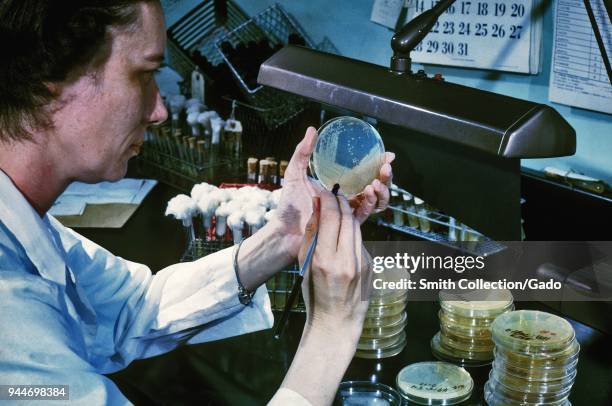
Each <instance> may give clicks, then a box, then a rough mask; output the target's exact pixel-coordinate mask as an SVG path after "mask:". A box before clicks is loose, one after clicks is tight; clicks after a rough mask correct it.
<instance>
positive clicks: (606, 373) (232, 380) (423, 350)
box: [78, 184, 612, 406]
mask: <svg viewBox="0 0 612 406" xmlns="http://www.w3.org/2000/svg"><path fill="white" fill-rule="evenodd" d="M177 193H180V192H179V191H178V190H176V189H173V188H171V187H169V186H167V185H164V184H159V185H158V186H156V187H155V188H154V189H153V191H152V192H151V193H150V194H149V196H147V198H146V199H145V200H144V202H143V204H142V206H141V207H140V208H139V209H138V210H137V211H136V213H135V214H134V215H133V217H132V218H131V219H130V220H129V221H128V222H127V224H126V225H125V226H124V227H123V228H122V229H79V230H78V231H79V232H80V233H81V234H83V235H85V236H86V237H88V238H90V239H92V240H93V241H95V242H97V243H98V244H100V245H102V246H104V247H106V248H107V249H109V250H110V251H111V252H113V253H114V254H116V255H119V256H122V257H124V258H127V259H130V260H133V261H138V262H142V263H145V264H147V265H148V266H150V267H151V269H152V270H153V271H154V272H155V271H157V270H159V269H161V268H163V267H165V266H168V265H170V264H172V263H174V262H176V261H177V260H178V259H179V258H180V257H181V254H182V253H183V250H184V248H185V241H186V237H185V235H184V233H183V230H182V227H181V226H180V225H179V223H178V222H177V221H176V220H174V219H171V218H169V217H165V216H164V210H165V206H166V203H167V201H168V200H169V199H170V198H172V197H173V196H174V195H176V194H177ZM380 233H381V230H380V229H379V227H377V226H375V225H368V226H367V227H366V229H365V230H364V235H365V238H366V239H367V238H372V237H374V238H375V239H380ZM382 233H383V234H384V233H388V231H384V232H382ZM377 234H378V235H377ZM577 304H578V303H577ZM516 306H517V308H519V309H520V308H529V309H539V310H545V311H549V312H553V313H554V312H555V309H554V306H547V305H546V304H545V303H540V302H537V303H531V302H529V303H525V302H517V303H516ZM438 309H439V305H438V304H437V303H434V302H408V304H407V308H406V310H407V317H408V327H407V328H406V334H407V345H406V347H405V348H404V350H403V351H402V352H401V353H400V354H398V355H397V356H394V357H391V358H386V359H381V360H365V359H357V358H355V359H353V361H352V362H351V364H350V366H349V368H348V370H347V372H346V374H345V376H344V379H343V380H345V381H346V380H367V381H376V382H380V383H384V384H387V385H389V386H393V387H394V386H395V377H396V375H397V373H398V372H399V371H400V370H401V369H402V368H403V367H404V366H406V365H408V364H411V363H415V362H420V361H428V360H434V357H433V355H432V354H431V350H430V340H431V338H432V337H433V336H434V334H435V333H436V332H437V331H438V329H439V322H438V318H437V312H438ZM279 316H280V314H278V313H277V314H275V318H276V319H277V320H278V319H279ZM304 319H305V315H304V314H303V313H292V314H291V316H290V319H289V323H288V325H287V327H286V329H285V332H284V335H283V336H282V337H281V339H280V340H275V339H274V338H273V337H272V330H267V331H261V332H256V333H252V334H247V335H244V336H239V337H233V338H228V339H224V340H220V341H215V342H210V343H205V344H199V345H192V346H182V347H179V348H178V349H176V350H174V351H172V352H170V353H168V354H164V355H161V356H158V357H154V358H150V359H146V360H138V361H134V362H133V363H132V364H131V365H130V366H128V367H127V368H126V369H124V370H122V371H120V372H117V373H114V374H111V375H109V377H110V378H111V379H112V380H113V381H114V382H115V383H116V384H117V385H118V387H119V388H120V389H121V391H122V392H123V393H124V394H125V395H126V397H128V399H130V400H131V401H132V402H133V403H134V404H137V405H149V404H151V405H153V404H160V405H183V404H184V405H188V404H198V405H260V404H265V403H266V402H267V401H268V400H269V399H270V398H271V397H272V396H273V394H274V392H275V391H276V390H277V388H278V387H279V386H280V384H281V382H282V380H283V377H284V375H285V373H286V371H287V369H288V367H289V365H290V363H291V360H292V358H293V355H294V353H295V351H296V349H297V346H298V343H299V339H300V335H301V332H302V328H303V324H304ZM570 321H571V322H572V325H573V326H574V328H575V330H576V336H577V339H578V341H579V342H580V345H581V352H580V361H579V366H578V375H577V378H576V382H575V384H574V387H573V389H572V393H571V395H570V400H571V402H572V404H573V405H579V406H581V405H589V406H597V405H608V404H610V402H611V401H612V351H610V344H612V341H611V338H610V335H609V334H605V333H603V332H601V331H599V330H597V329H594V328H592V327H589V326H587V325H585V324H581V323H579V322H577V321H573V320H570ZM332 362H333V360H332ZM489 370H490V367H479V368H470V369H468V371H469V372H470V374H471V375H472V377H473V379H474V382H475V389H474V391H473V394H472V396H471V398H470V399H469V400H468V401H466V402H465V403H464V404H468V405H481V404H484V400H483V385H484V383H485V381H486V380H487V378H488V373H489Z"/></svg>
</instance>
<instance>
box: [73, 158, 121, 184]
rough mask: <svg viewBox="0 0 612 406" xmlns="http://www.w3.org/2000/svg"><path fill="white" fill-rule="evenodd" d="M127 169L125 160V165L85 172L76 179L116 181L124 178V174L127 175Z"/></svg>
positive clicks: (81, 180) (91, 181) (87, 181)
mask: <svg viewBox="0 0 612 406" xmlns="http://www.w3.org/2000/svg"><path fill="white" fill-rule="evenodd" d="M127 169H128V168H127V162H126V163H125V165H123V166H121V167H117V168H114V169H113V170H108V169H107V170H106V171H105V172H98V173H89V174H85V175H83V176H81V177H79V178H77V179H76V180H78V181H79V182H84V183H100V182H116V181H118V180H121V179H123V178H125V175H127Z"/></svg>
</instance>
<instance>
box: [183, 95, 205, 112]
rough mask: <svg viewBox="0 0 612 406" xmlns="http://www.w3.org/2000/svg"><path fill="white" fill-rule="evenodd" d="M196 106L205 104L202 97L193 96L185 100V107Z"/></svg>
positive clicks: (199, 106) (200, 106)
mask: <svg viewBox="0 0 612 406" xmlns="http://www.w3.org/2000/svg"><path fill="white" fill-rule="evenodd" d="M194 106H197V107H198V108H202V107H203V106H204V104H203V103H202V101H201V100H200V99H197V98H193V97H192V98H191V99H189V100H187V101H186V102H185V108H186V109H188V110H189V109H191V108H193V107H194Z"/></svg>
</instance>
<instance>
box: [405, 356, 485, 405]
mask: <svg viewBox="0 0 612 406" xmlns="http://www.w3.org/2000/svg"><path fill="white" fill-rule="evenodd" d="M395 384H396V386H397V390H398V392H399V393H400V395H401V396H402V398H404V400H405V401H406V403H407V404H418V405H456V404H459V403H461V402H464V401H466V400H467V399H469V398H470V396H471V395H472V389H473V388H474V380H473V379H472V377H471V376H470V374H469V373H468V372H467V371H466V370H465V369H463V368H461V367H458V366H457V365H453V364H449V363H446V362H419V363H416V364H412V365H408V366H407V367H405V368H404V369H402V370H401V371H400V372H399V374H397V378H396V380H395Z"/></svg>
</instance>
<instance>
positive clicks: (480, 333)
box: [440, 320, 492, 342]
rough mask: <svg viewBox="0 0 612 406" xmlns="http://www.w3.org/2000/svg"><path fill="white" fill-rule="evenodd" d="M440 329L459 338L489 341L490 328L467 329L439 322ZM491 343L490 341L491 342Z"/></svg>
mask: <svg viewBox="0 0 612 406" xmlns="http://www.w3.org/2000/svg"><path fill="white" fill-rule="evenodd" d="M440 329H444V330H447V331H451V332H452V333H453V334H456V335H458V336H460V337H465V338H473V339H479V340H488V341H491V328H490V327H482V326H481V327H467V326H460V325H457V324H452V323H447V322H445V321H442V320H441V321H440ZM491 342H492V341H491Z"/></svg>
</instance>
